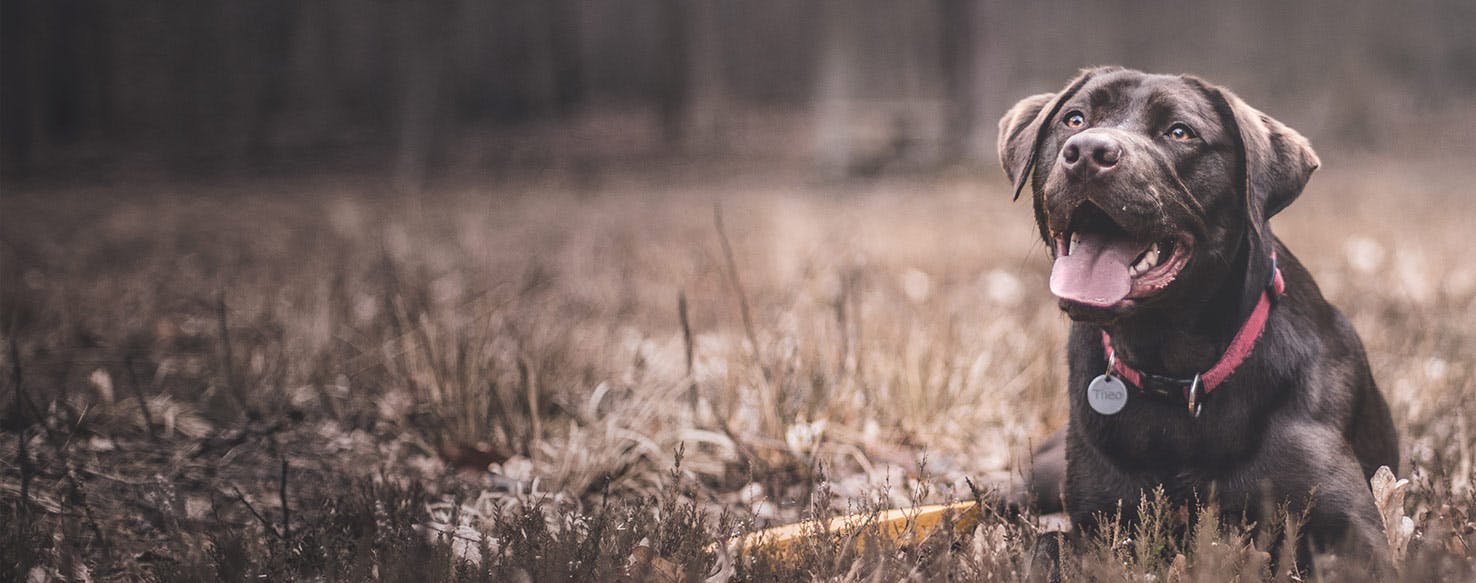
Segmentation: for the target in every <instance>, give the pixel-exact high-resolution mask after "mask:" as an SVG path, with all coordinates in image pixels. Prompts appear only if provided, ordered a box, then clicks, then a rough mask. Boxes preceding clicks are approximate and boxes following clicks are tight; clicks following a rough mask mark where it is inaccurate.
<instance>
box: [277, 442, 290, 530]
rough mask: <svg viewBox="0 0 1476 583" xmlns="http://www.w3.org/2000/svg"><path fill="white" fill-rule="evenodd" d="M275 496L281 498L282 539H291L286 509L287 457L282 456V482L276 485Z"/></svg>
mask: <svg viewBox="0 0 1476 583" xmlns="http://www.w3.org/2000/svg"><path fill="white" fill-rule="evenodd" d="M277 495H278V496H279V497H281V498H282V538H291V537H292V514H291V511H289V510H288V508H287V456H285V455H284V456H282V481H281V482H280V483H279V484H278V487H277Z"/></svg>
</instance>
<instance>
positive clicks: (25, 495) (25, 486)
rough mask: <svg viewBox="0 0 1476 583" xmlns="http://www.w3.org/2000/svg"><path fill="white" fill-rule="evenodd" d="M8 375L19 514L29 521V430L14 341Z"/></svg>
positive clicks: (18, 358)
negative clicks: (12, 397)
mask: <svg viewBox="0 0 1476 583" xmlns="http://www.w3.org/2000/svg"><path fill="white" fill-rule="evenodd" d="M10 374H11V378H12V379H13V380H14V382H15V418H16V423H15V427H16V429H15V430H16V433H18V434H20V444H19V451H17V452H16V456H17V457H18V458H19V459H18V460H17V462H18V464H19V465H20V474H21V513H22V515H23V516H26V517H27V520H29V517H30V514H31V513H30V507H31V454H30V451H28V450H27V445H26V441H27V440H26V429H28V428H29V424H28V423H26V422H25V419H24V417H25V414H24V413H22V409H21V404H22V403H24V402H25V401H26V400H27V399H25V398H24V397H23V395H24V388H23V387H22V386H21V379H22V375H21V364H20V348H18V347H17V346H16V343H15V340H14V339H12V340H11V341H10Z"/></svg>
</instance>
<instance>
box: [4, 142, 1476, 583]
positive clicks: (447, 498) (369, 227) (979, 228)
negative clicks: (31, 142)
mask: <svg viewBox="0 0 1476 583" xmlns="http://www.w3.org/2000/svg"><path fill="white" fill-rule="evenodd" d="M1325 162H1326V161H1325ZM1422 164H1423V165H1422ZM1327 166H1328V169H1326V170H1323V171H1320V172H1319V173H1318V174H1317V176H1316V177H1315V178H1314V179H1313V181H1312V185H1311V186H1310V187H1309V189H1308V192H1307V194H1306V195H1305V196H1304V197H1303V198H1302V200H1300V201H1299V202H1297V203H1296V204H1295V205H1293V207H1292V208H1291V209H1290V210H1288V211H1287V212H1286V213H1284V215H1283V216H1281V217H1278V218H1277V219H1276V220H1275V222H1274V223H1273V225H1274V228H1275V230H1276V232H1277V233H1278V234H1279V235H1280V236H1281V237H1282V238H1283V240H1284V241H1286V243H1287V244H1288V245H1289V247H1290V248H1291V249H1292V251H1293V252H1295V253H1296V254H1297V255H1298V257H1299V258H1300V259H1301V260H1302V261H1303V262H1304V263H1305V264H1306V265H1307V266H1308V267H1309V269H1311V271H1312V273H1313V275H1314V276H1315V277H1316V278H1317V281H1318V283H1319V284H1320V285H1321V287H1322V290H1323V292H1324V294H1325V295H1326V296H1327V297H1328V299H1329V300H1330V301H1332V302H1333V303H1334V304H1335V305H1337V306H1339V307H1340V308H1341V309H1343V311H1344V313H1345V314H1347V315H1348V316H1349V318H1350V319H1351V320H1352V322H1353V323H1354V326H1355V327H1356V328H1357V329H1358V331H1359V333H1360V334H1361V336H1362V338H1363V340H1364V342H1365V345H1366V346H1367V348H1368V353H1369V359H1370V362H1371V364H1372V366H1373V370H1374V374H1375V377H1376V378H1377V379H1378V382H1379V384H1380V386H1381V388H1382V389H1383V390H1384V391H1385V394H1386V395H1387V396H1388V397H1389V399H1390V401H1391V403H1392V407H1393V410H1394V415H1395V419H1396V422H1397V424H1398V426H1399V429H1400V431H1401V435H1402V436H1403V446H1402V451H1401V453H1402V456H1403V458H1404V459H1405V460H1406V462H1405V466H1404V467H1402V468H1395V470H1396V471H1397V474H1398V476H1399V477H1400V478H1407V479H1408V480H1409V481H1410V482H1409V484H1408V486H1407V490H1406V491H1404V496H1405V497H1404V499H1403V504H1402V505H1398V504H1396V505H1395V507H1394V508H1393V510H1394V511H1395V512H1394V514H1393V520H1395V521H1396V522H1398V521H1399V519H1400V518H1402V517H1407V518H1408V519H1409V521H1410V524H1412V526H1413V535H1412V540H1410V541H1409V542H1408V550H1407V552H1406V553H1405V557H1406V558H1405V559H1403V560H1402V561H1401V564H1402V566H1403V569H1404V573H1405V575H1406V576H1407V577H1409V578H1411V579H1422V578H1429V579H1437V578H1442V577H1456V578H1461V577H1470V576H1471V575H1472V572H1473V571H1472V569H1473V567H1476V561H1473V559H1472V557H1471V554H1472V552H1471V545H1472V544H1473V543H1476V524H1473V520H1476V488H1473V476H1476V469H1473V466H1472V457H1473V455H1476V454H1473V449H1476V434H1473V433H1472V430H1471V428H1470V420H1471V419H1473V418H1476V402H1473V400H1472V399H1471V398H1470V397H1471V395H1472V394H1473V390H1476V263H1473V262H1472V261H1470V254H1469V240H1470V227H1469V225H1470V221H1471V219H1472V218H1473V217H1476V199H1473V198H1471V196H1470V192H1469V188H1468V187H1467V186H1466V185H1467V184H1469V183H1470V178H1471V176H1468V175H1453V174H1452V173H1451V172H1450V171H1449V170H1448V168H1449V166H1441V167H1437V166H1436V165H1435V164H1434V163H1433V162H1427V163H1421V162H1418V161H1416V162H1410V163H1408V164H1397V165H1395V164H1374V163H1369V161H1365V160H1358V159H1354V160H1346V161H1344V162H1343V164H1342V165H1341V167H1342V168H1363V169H1362V170H1356V171H1354V170H1338V169H1337V168H1338V165H1337V164H1331V163H1329V164H1328V165H1327ZM1369 168H1383V170H1377V171H1375V170H1370V169H1369ZM1437 168H1438V171H1435V170H1436V169H1437ZM748 170H751V169H741V170H736V169H724V168H717V169H713V168H702V167H693V166H686V165H664V166H660V167H659V168H657V169H655V170H652V169H646V170H643V171H641V172H634V171H629V170H623V171H622V170H603V169H588V168H586V169H582V170H581V171H580V172H568V173H562V172H560V173H547V174H536V173H529V174H528V175H526V176H502V177H499V178H497V179H496V180H466V181H462V182H458V183H454V184H440V185H436V186H433V187H431V188H429V189H428V191H426V192H423V193H419V194H416V195H413V196H412V195H406V194H402V193H397V192H394V191H393V190H392V189H391V188H390V187H389V186H387V185H385V184H383V183H381V182H376V181H371V180H368V179H363V178H352V177H348V178H345V177H337V178H332V177H314V178H276V179H252V180H235V181H227V182H221V181H214V182H210V183H188V182H154V183H138V184H130V185H128V186H123V187H119V186H98V185H75V184H73V185H66V186H61V185H32V186H26V187H23V188H11V187H7V188H6V192H5V193H4V196H3V197H0V213H3V214H0V221H3V230H0V290H3V293H4V295H3V306H0V307H3V310H0V324H3V335H4V340H5V348H6V353H5V354H4V355H3V357H0V359H3V362H4V370H5V380H4V383H3V385H0V400H3V404H0V411H3V412H4V422H5V432H4V433H3V435H0V470H3V473H0V501H3V504H0V522H3V523H4V524H6V527H5V529H4V530H5V533H4V537H5V538H4V540H3V542H0V558H3V560H0V579H4V580H21V579H25V578H26V577H35V578H44V577H46V576H69V577H79V578H80V577H83V576H86V577H91V578H92V579H96V580H104V579H108V580H111V579H130V578H139V577H143V578H157V579H182V580H198V579H223V580H243V579H247V578H255V577H259V576H264V577H268V578H272V579H283V578H291V579H304V578H320V579H327V580H363V579H368V578H382V579H390V580H406V579H415V580H442V579H489V580H525V581H528V580H531V581H542V580H557V579H568V578H575V579H592V580H609V579H612V578H617V577H629V578H633V579H636V580H644V579H664V580H700V579H708V578H710V579H709V580H712V581H723V580H730V579H732V580H746V579H767V578H775V577H777V578H785V579H788V578H826V579H841V580H853V579H870V578H872V577H876V578H879V579H882V580H891V579H898V578H906V577H916V578H924V579H932V578H942V577H952V578H955V579H965V580H968V579H1017V578H1021V577H1023V576H1025V575H1026V570H1027V568H1028V564H1029V562H1030V561H1029V558H1030V553H1031V552H1032V551H1031V549H1032V548H1033V547H1034V546H1035V543H1036V540H1037V538H1038V537H1039V535H1040V533H1042V532H1043V531H1044V530H1045V529H1046V527H1045V526H1043V525H1048V524H1051V521H1045V522H1042V521H1040V520H1037V519H1036V518H1035V517H1028V516H1027V517H1024V518H1023V519H1019V520H1013V519H1007V518H1004V517H999V516H986V517H985V519H984V521H983V523H982V524H980V525H979V526H978V527H977V528H975V529H972V530H969V531H968V532H958V531H957V530H956V529H943V530H941V531H939V532H938V533H937V534H935V535H934V536H933V537H931V538H929V539H928V540H924V541H910V542H908V543H906V544H900V545H899V544H897V543H890V542H886V541H875V540H873V541H871V543H870V544H862V545H855V544H848V543H846V542H845V541H843V540H840V539H844V538H847V537H859V538H861V539H866V538H867V537H866V536H865V535H864V534H862V535H855V534H851V535H839V534H828V533H823V532H821V533H816V534H815V535H814V536H812V537H810V538H809V539H808V540H807V541H806V542H804V543H802V544H801V545H799V547H798V550H797V551H795V552H794V554H792V555H789V556H777V555H772V554H765V553H748V552H741V553H737V554H736V555H735V554H734V553H731V552H729V551H728V549H727V547H726V546H725V545H722V544H714V543H720V542H722V541H727V540H728V539H729V538H730V537H732V536H734V535H736V534H739V533H742V532H747V531H751V530H754V529H757V528H761V527H764V526H771V525H775V524H782V523H788V522H792V521H795V520H799V519H803V518H816V517H819V518H824V517H829V516H833V515H835V514H837V513H844V512H853V511H856V512H866V511H870V510H876V509H881V508H894V507H905V506H909V505H913V504H917V503H923V502H940V501H950V500H966V499H970V498H973V497H975V496H976V495H987V494H985V493H984V492H983V491H986V490H989V489H991V488H992V489H995V490H996V491H997V490H998V489H1002V488H1008V484H1009V483H1010V480H1011V478H1012V476H1013V475H1015V474H1014V472H1015V471H1016V469H1017V468H1019V467H1020V466H1021V465H1022V464H1023V463H1028V460H1021V459H1019V457H1018V455H1017V452H1019V451H1024V450H1028V448H1029V445H1030V443H1031V442H1032V441H1033V440H1039V439H1041V438H1042V437H1044V436H1045V435H1047V434H1048V433H1049V432H1050V431H1052V430H1053V429H1055V428H1057V427H1059V426H1061V425H1062V424H1063V423H1064V420H1065V393H1064V391H1065V387H1063V386H1062V383H1063V382H1064V381H1063V380H1064V378H1065V365H1064V354H1063V350H1062V348H1061V345H1062V341H1063V339H1064V337H1065V333H1066V328H1067V321H1066V320H1065V319H1064V317H1063V316H1062V315H1061V314H1060V313H1059V312H1058V311H1057V309H1056V307H1055V305H1054V302H1053V301H1052V300H1051V299H1050V297H1049V293H1048V292H1047V290H1046V278H1047V269H1048V266H1049V261H1048V259H1047V256H1046V254H1045V249H1044V247H1043V246H1042V245H1041V243H1040V241H1039V240H1038V238H1037V236H1036V234H1035V232H1034V230H1033V226H1032V224H1031V223H1030V217H1029V209H1028V207H1027V205H1026V204H1025V203H1023V202H1022V203H1015V204H1012V203H1011V202H1010V200H1009V197H1008V193H1007V191H1006V185H1005V184H1004V182H1005V181H1004V179H1003V178H1002V177H1001V176H999V175H998V173H981V174H977V175H976V174H971V173H965V172H954V173H945V174H944V175H942V176H902V177H885V178H880V179H876V180H868V181H858V182H829V181H820V180H817V179H814V178H813V177H810V176H808V175H806V174H805V173H803V172H800V171H775V172H767V173H756V172H751V171H748ZM971 485H972V486H973V487H971ZM974 487H977V489H978V490H980V491H979V492H976V490H975V488H974ZM1224 522H1225V523H1227V526H1225V527H1223V528H1211V527H1202V528H1196V529H1195V532H1194V533H1193V535H1192V536H1189V537H1187V538H1186V537H1182V536H1176V535H1167V534H1164V533H1162V532H1160V533H1155V532H1153V531H1151V529H1149V530H1144V529H1139V530H1137V531H1133V532H1130V533H1115V534H1112V535H1111V536H1109V537H1108V538H1107V539H1105V540H1102V541H1099V542H1100V544H1099V545H1097V546H1096V547H1094V550H1092V551H1091V552H1089V553H1086V554H1087V555H1088V556H1086V557H1085V558H1084V559H1083V561H1084V564H1085V565H1087V567H1083V568H1084V569H1091V570H1087V571H1083V572H1080V573H1075V575H1077V576H1080V577H1083V578H1092V577H1095V578H1101V577H1116V576H1120V577H1123V578H1128V579H1132V580H1145V579H1144V578H1145V577H1150V576H1151V577H1154V578H1157V579H1158V580H1163V579H1164V578H1167V579H1170V580H1209V581H1217V580H1228V579H1231V578H1235V577H1248V578H1256V577H1264V576H1271V575H1278V574H1279V575H1281V576H1283V577H1284V576H1286V571H1287V569H1285V568H1280V567H1278V572H1277V573H1272V572H1271V570H1270V567H1269V566H1268V564H1267V562H1266V561H1265V557H1266V556H1265V555H1264V554H1262V553H1260V551H1262V550H1264V549H1266V545H1265V541H1264V540H1256V539H1254V538H1249V537H1239V536H1237V531H1236V529H1235V528H1233V521H1230V520H1226V521H1224ZM1209 523H1210V521H1202V524H1209ZM1160 526H1161V525H1160ZM1164 528H1165V529H1168V527H1164ZM1168 530H1171V529H1168ZM1164 532H1167V530H1165V531H1164ZM1094 561H1095V562H1094ZM1281 565H1282V566H1284V562H1283V563H1282V564H1281ZM1332 568H1335V564H1334V565H1333V567H1331V568H1330V570H1329V571H1326V572H1335V571H1333V570H1331V569H1332ZM1096 569H1109V571H1100V570H1096ZM1071 575H1072V573H1068V576H1071ZM1089 576H1090V577H1089Z"/></svg>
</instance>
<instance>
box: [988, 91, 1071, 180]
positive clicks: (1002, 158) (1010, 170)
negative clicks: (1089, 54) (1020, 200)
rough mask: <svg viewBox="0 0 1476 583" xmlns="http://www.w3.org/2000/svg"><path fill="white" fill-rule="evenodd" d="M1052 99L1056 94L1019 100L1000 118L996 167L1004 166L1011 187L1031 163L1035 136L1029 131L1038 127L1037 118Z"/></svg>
mask: <svg viewBox="0 0 1476 583" xmlns="http://www.w3.org/2000/svg"><path fill="white" fill-rule="evenodd" d="M1055 97H1056V94H1055V93H1041V94H1039V95H1031V96H1030V97H1026V98H1025V99H1021V100H1020V102H1019V103H1016V104H1015V106H1014V107H1011V108H1010V110H1009V111H1007V112H1005V114H1004V117H1001V118H999V142H998V144H997V145H998V147H999V163H1000V165H1002V166H1004V171H1005V176H1006V177H1008V178H1009V179H1010V184H1011V185H1015V184H1019V183H1020V179H1021V176H1020V174H1021V172H1022V171H1024V170H1025V164H1027V163H1029V161H1030V153H1031V152H1032V151H1034V149H1035V134H1036V133H1037V132H1035V131H1031V130H1032V129H1034V128H1036V127H1037V125H1036V124H1038V123H1040V121H1039V120H1038V118H1039V117H1040V114H1041V112H1042V111H1044V110H1045V108H1046V105H1048V104H1050V102H1051V99H1053V98H1055Z"/></svg>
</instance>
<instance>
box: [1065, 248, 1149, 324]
mask: <svg viewBox="0 0 1476 583" xmlns="http://www.w3.org/2000/svg"><path fill="white" fill-rule="evenodd" d="M1078 237H1079V238H1078V239H1077V242H1076V248H1075V249H1073V250H1072V251H1071V254H1070V255H1062V256H1060V257H1057V258H1056V264H1055V266H1054V267H1052V268H1051V293H1053V294H1056V297H1058V298H1061V299H1065V300H1071V301H1073V302H1077V303H1082V304H1086V305H1089V306H1094V307H1098V308H1106V307H1109V306H1112V305H1113V304H1116V303H1117V302H1120V301H1122V299H1123V298H1125V297H1127V295H1128V292H1129V291H1131V290H1132V287H1133V278H1132V277H1131V276H1130V275H1128V269H1129V267H1130V266H1131V265H1132V261H1133V259H1136V258H1137V256H1138V254H1139V253H1141V252H1142V251H1143V246H1142V245H1140V244H1138V243H1136V242H1134V241H1132V240H1131V239H1128V238H1125V237H1107V236H1104V235H1099V234H1087V233H1083V234H1080V235H1078Z"/></svg>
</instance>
